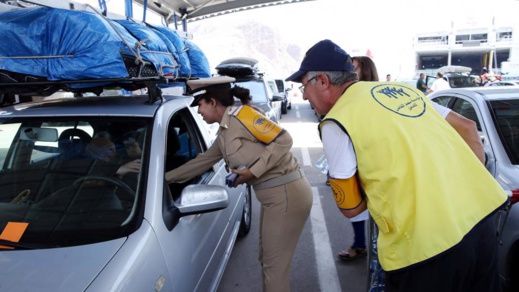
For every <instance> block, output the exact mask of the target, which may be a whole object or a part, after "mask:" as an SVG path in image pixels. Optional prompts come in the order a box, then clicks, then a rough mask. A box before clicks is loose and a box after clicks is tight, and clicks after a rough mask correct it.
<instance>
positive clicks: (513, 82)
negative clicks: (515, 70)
mask: <svg viewBox="0 0 519 292" xmlns="http://www.w3.org/2000/svg"><path fill="white" fill-rule="evenodd" d="M485 86H519V81H517V80H500V81H494V82H487V84H485Z"/></svg>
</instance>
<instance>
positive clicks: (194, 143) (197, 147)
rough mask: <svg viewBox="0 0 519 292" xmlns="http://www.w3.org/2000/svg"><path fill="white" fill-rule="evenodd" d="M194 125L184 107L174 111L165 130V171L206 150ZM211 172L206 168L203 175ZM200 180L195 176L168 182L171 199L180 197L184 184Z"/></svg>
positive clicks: (198, 130)
mask: <svg viewBox="0 0 519 292" xmlns="http://www.w3.org/2000/svg"><path fill="white" fill-rule="evenodd" d="M196 125H197V124H196V122H195V121H194V119H193V118H192V117H191V114H190V113H189V110H188V109H186V108H184V109H182V110H180V111H178V112H176V113H175V114H174V115H173V116H172V117H171V119H170V121H169V124H168V129H167V131H166V155H165V162H164V167H165V172H167V171H170V170H173V169H175V168H177V167H179V166H181V165H183V164H185V163H186V162H188V161H189V160H191V159H193V158H195V157H196V156H197V155H198V154H199V153H201V152H205V151H206V150H207V148H208V146H207V145H206V142H205V141H204V139H203V136H202V134H201V132H200V129H198V128H197V127H196ZM211 173H214V171H213V169H212V168H211V169H208V170H207V172H206V173H205V174H204V175H203V176H204V177H207V176H209V175H211ZM200 180H201V177H200V176H196V177H194V178H193V179H191V180H189V181H187V182H184V183H170V184H169V190H170V193H171V196H172V198H173V200H177V199H178V198H179V197H180V193H181V192H182V189H184V187H185V186H187V185H189V184H193V183H199V182H200Z"/></svg>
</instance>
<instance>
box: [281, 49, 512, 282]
mask: <svg viewBox="0 0 519 292" xmlns="http://www.w3.org/2000/svg"><path fill="white" fill-rule="evenodd" d="M286 80H287V81H294V82H300V83H302V84H303V86H301V92H302V93H303V99H305V100H309V101H310V103H311V104H312V105H313V107H314V108H315V110H316V112H317V113H318V114H321V115H326V116H325V117H324V119H323V120H322V122H321V123H320V124H319V131H320V135H321V140H322V142H323V147H324V152H325V155H326V158H327V160H328V161H329V174H328V175H329V179H330V183H331V186H332V190H333V193H334V197H335V200H336V202H337V206H338V207H339V209H340V211H341V212H342V213H343V214H344V215H345V216H346V217H349V218H350V217H353V216H355V215H357V214H359V213H360V212H362V211H363V210H365V209H366V208H368V209H369V212H370V214H371V216H372V217H373V219H374V220H375V222H376V223H377V225H378V227H379V236H378V255H379V260H380V263H381V265H382V268H383V269H384V270H385V271H386V289H387V291H390V292H391V291H421V292H422V291H435V292H436V291H442V292H446V291H460V292H461V291H500V283H499V278H498V272H497V237H496V225H495V220H494V215H495V213H496V212H497V211H498V210H499V209H500V208H502V207H503V206H504V205H505V204H506V202H507V195H506V193H505V191H504V190H503V189H502V188H501V187H500V186H499V184H498V183H497V182H496V181H495V180H494V178H493V177H492V176H491V175H490V173H489V172H488V171H487V170H486V168H485V167H484V165H483V163H482V162H484V159H485V158H484V157H485V154H484V151H483V147H482V144H481V140H480V138H479V135H478V132H477V129H476V126H475V123H474V122H473V121H471V120H468V119H465V118H463V117H462V116H460V115H458V114H456V113H454V112H451V111H449V110H445V108H443V107H441V106H439V105H437V104H435V103H432V102H430V101H429V100H428V99H427V97H426V96H425V95H424V94H423V93H422V92H421V91H419V90H417V89H416V88H415V87H414V86H409V85H407V84H403V83H398V82H359V81H357V80H358V78H357V76H356V74H355V73H354V70H353V64H352V61H351V58H350V56H349V55H348V54H347V53H346V52H345V51H344V50H343V49H341V48H340V47H339V46H338V45H336V44H335V43H333V42H332V41H330V40H323V41H320V42H318V43H317V44H315V45H314V46H313V47H312V48H310V49H309V50H308V51H307V52H306V55H305V57H304V59H303V61H302V63H301V66H300V69H299V70H298V71H297V72H295V73H294V74H292V75H291V76H290V77H288V78H287V79H286Z"/></svg>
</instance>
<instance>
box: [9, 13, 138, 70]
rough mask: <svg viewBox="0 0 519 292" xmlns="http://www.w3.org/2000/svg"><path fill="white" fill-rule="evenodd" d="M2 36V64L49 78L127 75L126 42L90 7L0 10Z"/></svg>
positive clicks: (11, 68) (12, 68) (10, 68)
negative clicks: (76, 8)
mask: <svg viewBox="0 0 519 292" xmlns="http://www.w3.org/2000/svg"><path fill="white" fill-rule="evenodd" d="M0 39H1V40H2V43H3V45H2V46H0V58H1V59H0V60H1V61H0V69H3V70H7V71H11V72H16V73H22V74H30V75H36V76H42V77H46V78H48V79H49V80H80V79H93V78H122V77H127V76H128V72H127V70H126V67H125V65H124V63H123V60H122V57H121V51H123V52H125V51H126V50H127V49H126V48H125V45H124V44H123V43H122V42H121V40H120V38H119V36H118V35H117V34H115V32H114V30H113V28H112V27H111V26H110V25H109V24H108V22H107V21H105V20H104V19H102V18H101V17H100V16H99V15H97V14H94V13H89V12H79V11H72V10H62V9H52V8H45V7H43V8H26V9H20V10H15V11H9V12H4V13H0ZM126 53H127V54H130V52H129V51H127V52H126Z"/></svg>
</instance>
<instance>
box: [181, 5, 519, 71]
mask: <svg viewBox="0 0 519 292" xmlns="http://www.w3.org/2000/svg"><path fill="white" fill-rule="evenodd" d="M489 3H490V2H489V1H482V0H470V1H464V0H449V1H448V0H435V1H415V0H392V1H387V0H362V1H351V0H316V1H310V2H302V3H294V4H287V5H276V6H274V7H267V8H261V9H254V10H249V11H243V12H238V13H234V14H229V15H223V16H218V17H214V18H210V19H206V20H202V21H197V22H193V23H189V24H188V27H189V26H196V25H215V26H217V27H222V29H224V28H225V27H229V26H232V25H235V24H236V23H239V22H246V21H255V22H260V23H264V24H266V25H269V26H272V27H275V28H276V29H277V30H278V32H280V34H281V35H282V38H283V40H284V41H286V42H293V43H297V44H300V46H301V47H302V48H305V50H306V49H307V48H310V47H311V46H312V45H313V44H315V43H316V42H318V41H320V40H322V39H331V40H332V41H334V42H335V43H337V44H339V45H340V46H341V47H342V48H343V49H345V50H346V51H347V52H348V53H350V54H351V55H364V54H365V52H366V51H367V50H368V49H369V50H370V51H371V52H372V54H373V58H374V61H375V63H376V64H377V67H378V69H379V70H378V71H379V74H380V76H381V77H382V76H385V75H386V74H387V73H390V74H392V75H393V76H394V77H400V79H408V78H412V77H414V76H411V75H414V61H415V60H414V52H413V48H412V42H413V37H414V36H415V35H416V34H417V33H421V32H431V31H437V30H449V29H451V27H452V26H453V25H454V26H457V25H466V24H473V25H475V26H490V25H491V23H492V18H494V17H495V18H496V19H498V20H501V22H502V23H503V24H504V22H510V21H514V22H519V18H517V17H516V15H517V13H518V12H519V1H516V0H494V1H492V3H493V4H492V5H491V4H489ZM514 14H515V15H514ZM496 24H497V23H496ZM516 26H517V27H518V28H519V25H517V24H516ZM193 40H194V41H195V42H196V35H195V36H194V39H193ZM295 69H297V68H295Z"/></svg>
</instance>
